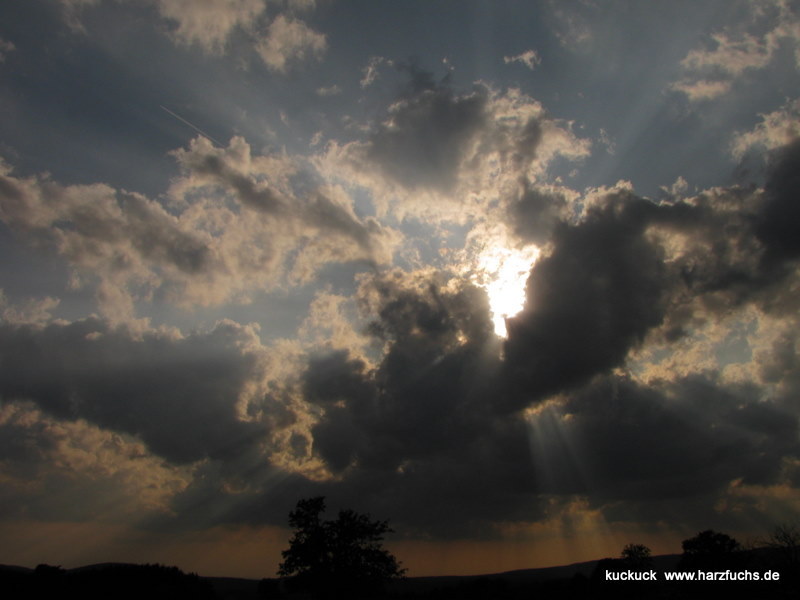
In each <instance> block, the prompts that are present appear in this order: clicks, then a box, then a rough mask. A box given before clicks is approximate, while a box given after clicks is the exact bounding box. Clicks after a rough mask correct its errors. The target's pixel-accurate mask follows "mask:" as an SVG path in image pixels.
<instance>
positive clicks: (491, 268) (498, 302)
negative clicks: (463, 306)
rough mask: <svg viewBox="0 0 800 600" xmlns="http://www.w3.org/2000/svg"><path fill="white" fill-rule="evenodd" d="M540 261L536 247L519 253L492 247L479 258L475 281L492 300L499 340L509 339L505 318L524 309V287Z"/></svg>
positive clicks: (490, 305) (529, 247)
mask: <svg viewBox="0 0 800 600" xmlns="http://www.w3.org/2000/svg"><path fill="white" fill-rule="evenodd" d="M538 257H539V248H538V247H536V246H533V245H531V246H525V247H524V248H522V249H519V250H515V249H510V248H504V247H502V246H493V247H490V248H487V249H485V250H484V251H483V252H482V253H481V254H480V255H479V256H478V259H477V265H476V269H475V274H474V276H473V280H474V281H475V283H476V284H478V285H479V286H481V287H482V288H483V289H485V290H486V294H487V295H488V296H489V311H490V313H491V319H492V323H493V324H494V332H495V335H497V336H498V337H501V338H505V337H507V335H508V332H507V331H506V318H508V317H513V316H514V315H516V314H517V313H518V312H520V311H521V310H522V308H523V307H524V306H525V285H526V283H527V281H528V275H529V274H530V271H531V268H532V266H533V264H534V263H535V262H536V259H537V258H538Z"/></svg>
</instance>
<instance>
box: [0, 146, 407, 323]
mask: <svg viewBox="0 0 800 600" xmlns="http://www.w3.org/2000/svg"><path fill="white" fill-rule="evenodd" d="M174 155H175V157H176V158H177V160H178V162H179V164H180V166H181V168H182V169H183V174H182V176H181V177H178V178H176V179H175V180H174V181H173V185H172V187H171V188H170V192H169V193H170V196H171V198H172V201H173V202H175V206H176V208H175V210H174V211H173V212H172V213H170V212H167V211H166V210H165V209H164V208H163V206H162V205H161V204H160V203H159V202H157V201H154V200H151V199H148V198H146V197H144V196H142V195H141V194H135V193H131V192H125V191H122V190H116V189H114V188H111V187H110V186H107V185H104V184H92V185H71V186H62V185H59V184H58V183H55V182H53V181H50V180H49V179H47V178H46V177H29V178H19V177H15V176H14V175H13V174H12V173H11V171H10V169H9V168H8V167H4V168H3V169H2V170H0V183H2V190H0V221H2V222H4V223H5V224H6V225H7V226H8V227H10V228H11V229H13V230H15V231H17V232H18V233H19V234H20V235H22V236H24V237H26V238H27V239H28V240H29V241H30V242H31V243H35V244H38V245H43V246H45V247H48V248H51V249H52V250H54V251H55V252H56V253H58V254H59V255H61V256H63V257H64V258H65V259H66V260H67V261H68V264H69V266H70V267H71V268H72V269H73V282H74V284H75V285H77V286H82V285H91V286H94V287H95V290H96V297H97V301H98V304H99V307H100V310H101V312H102V313H103V314H104V315H106V316H107V317H109V318H113V319H114V320H116V321H127V320H130V319H131V318H133V311H134V308H135V301H136V300H145V301H147V300H149V299H151V298H152V297H153V295H154V294H155V293H158V295H159V297H160V298H162V299H163V300H166V301H168V302H171V303H174V304H178V305H181V306H194V305H206V306H207V305H218V304H220V303H222V302H225V301H230V300H234V301H237V300H238V301H246V300H247V299H248V298H249V295H250V293H252V292H253V291H255V290H263V289H269V288H272V287H275V286H277V285H285V284H290V285H291V284H296V283H301V282H307V281H309V280H310V279H311V278H313V277H314V276H315V274H316V273H317V272H318V270H319V268H320V267H321V266H322V265H325V264H329V263H332V262H334V263H335V262H348V261H353V260H363V261H367V262H370V263H372V264H384V263H387V262H390V261H391V258H392V253H393V248H394V246H395V245H396V244H397V241H398V234H397V233H396V232H395V231H393V230H391V229H389V228H386V227H383V226H382V225H380V224H379V223H378V222H377V221H376V220H374V219H372V218H366V219H360V218H359V217H357V216H356V215H355V213H354V212H353V207H352V200H351V199H350V198H349V197H348V196H347V195H346V194H345V193H344V192H342V191H341V190H340V189H338V188H336V187H331V186H327V187H325V186H322V187H320V186H319V185H316V186H313V185H312V186H310V187H307V188H306V189H304V191H303V194H302V195H298V194H296V192H295V189H294V187H293V186H294V183H293V182H292V181H290V177H292V178H295V180H299V179H303V178H304V177H305V179H306V180H307V183H308V179H309V177H310V175H308V174H306V175H305V176H304V174H303V173H302V172H301V169H300V167H299V163H298V162H297V161H296V160H295V159H292V158H290V157H286V156H283V155H270V156H259V155H253V154H252V153H251V149H250V146H249V144H247V142H246V141H245V140H244V139H243V138H238V137H237V138H233V139H232V140H231V142H230V144H229V146H228V147H227V148H216V147H214V146H213V145H212V144H211V142H209V141H208V140H207V139H205V138H201V137H198V138H196V139H195V140H193V142H192V143H191V145H190V146H189V148H188V149H181V150H178V151H176V152H175V153H174ZM307 183H305V184H302V185H307Z"/></svg>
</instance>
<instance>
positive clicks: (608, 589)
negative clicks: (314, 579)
mask: <svg viewBox="0 0 800 600" xmlns="http://www.w3.org/2000/svg"><path fill="white" fill-rule="evenodd" d="M680 558H681V557H680V555H666V556H656V557H653V558H652V562H651V564H650V565H649V570H652V571H655V573H656V577H657V581H655V582H652V583H651V582H644V583H643V582H619V581H608V580H607V579H608V577H607V575H606V573H607V572H623V573H624V572H628V571H627V570H626V569H624V568H623V567H624V565H623V564H622V563H621V562H620V561H619V560H612V559H604V560H601V561H590V562H584V563H577V564H573V565H566V566H560V567H550V568H544V569H525V570H519V571H509V572H506V573H497V574H491V575H479V576H464V577H460V576H451V577H408V578H405V579H403V580H399V581H395V582H392V583H391V584H389V585H388V586H387V587H386V588H385V590H384V592H383V593H382V594H374V593H373V594H371V595H370V596H369V597H370V598H395V599H403V598H408V599H412V598H428V599H432V600H435V599H442V600H448V599H465V600H473V599H474V600H478V599H480V600H484V599H485V600H492V599H498V600H516V599H522V598H524V599H526V600H532V599H541V598H544V599H547V598H557V599H559V600H569V599H573V598H574V599H579V598H615V599H617V598H659V599H660V598H665V599H669V598H706V597H709V596H712V595H718V594H720V593H721V594H722V595H723V597H724V598H727V599H730V598H797V597H800V585H798V583H799V581H800V578H799V577H798V571H797V568H796V565H795V566H794V567H793V566H791V565H788V564H784V565H782V568H781V569H780V570H779V571H777V572H779V573H780V579H779V580H778V581H758V582H755V581H750V582H739V581H713V582H704V583H690V582H685V581H680V582H679V581H666V580H665V578H664V572H668V571H673V570H676V569H677V568H679V567H680V566H681V565H680ZM772 559H773V557H770V556H769V555H767V554H765V553H763V552H761V553H758V552H756V553H753V552H751V553H750V554H749V555H747V556H745V555H744V554H743V555H741V556H740V557H739V558H738V560H737V561H736V562H735V564H731V565H730V566H731V568H730V569H729V570H730V572H731V573H739V572H744V571H749V572H751V573H754V572H758V573H760V574H763V572H765V571H766V570H768V568H769V565H770V564H773V565H774V561H773V560H772ZM684 568H685V565H684ZM717 568H719V569H721V570H720V571H718V572H719V573H723V572H725V571H727V570H728V569H723V568H722V566H719V565H718V566H717ZM649 570H648V572H649ZM762 576H763V575H762ZM728 577H730V575H729V576H728ZM64 594H67V595H72V594H74V595H77V596H78V597H80V598H82V599H83V600H93V599H95V598H97V599H99V598H103V599H106V598H115V599H121V600H128V599H131V600H133V599H139V598H143V599H147V600H160V599H162V598H163V599H165V600H166V599H170V600H182V599H184V598H185V599H198V600H204V599H208V600H214V599H218V600H256V599H259V600H261V599H263V600H268V599H270V598H284V599H286V600H295V599H297V600H300V599H304V598H310V596H309V595H308V594H306V593H304V592H302V591H300V590H296V589H293V588H292V585H291V582H289V581H286V580H278V579H264V580H255V579H239V578H233V577H200V576H198V575H195V574H186V573H183V572H182V571H180V570H179V569H178V568H176V567H166V566H162V565H129V564H116V563H108V564H100V565H90V566H86V567H80V568H77V569H69V570H66V569H61V568H59V567H54V566H48V565H39V566H38V567H37V568H36V569H28V568H24V567H13V566H0V597H2V598H9V599H11V598H29V597H41V598H46V597H56V596H62V595H64ZM345 597H347V598H350V597H354V596H345ZM362 597H363V596H362Z"/></svg>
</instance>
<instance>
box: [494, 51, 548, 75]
mask: <svg viewBox="0 0 800 600" xmlns="http://www.w3.org/2000/svg"><path fill="white" fill-rule="evenodd" d="M503 62H504V63H505V64H509V63H515V62H518V63H521V64H523V65H525V66H526V67H528V68H529V69H530V70H531V71H533V70H534V69H535V68H536V66H537V65H539V64H541V62H542V59H541V58H540V57H539V55H538V54H537V53H536V51H535V50H526V51H525V52H523V53H521V54H517V55H516V56H504V57H503Z"/></svg>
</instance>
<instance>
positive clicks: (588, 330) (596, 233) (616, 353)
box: [502, 194, 666, 408]
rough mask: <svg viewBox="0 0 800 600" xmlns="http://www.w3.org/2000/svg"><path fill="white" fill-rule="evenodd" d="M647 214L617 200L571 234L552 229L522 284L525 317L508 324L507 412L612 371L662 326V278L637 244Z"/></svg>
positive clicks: (653, 254)
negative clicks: (544, 252)
mask: <svg viewBox="0 0 800 600" xmlns="http://www.w3.org/2000/svg"><path fill="white" fill-rule="evenodd" d="M652 210H653V207H652V206H651V205H650V204H649V203H647V202H644V201H641V200H639V199H636V198H634V197H633V196H629V195H627V194H619V195H617V196H616V197H614V198H609V199H607V204H606V205H605V206H604V207H602V208H600V209H597V210H593V211H592V212H591V214H590V215H589V216H588V217H587V219H586V220H585V221H584V222H583V223H581V224H580V225H579V226H567V225H562V226H561V227H560V228H559V229H557V231H556V233H555V235H554V239H553V244H554V249H553V252H552V254H550V256H548V257H546V258H544V259H542V260H540V261H539V262H538V263H537V264H536V266H535V267H534V269H533V272H532V273H531V277H530V279H529V281H528V290H527V303H526V307H525V309H524V310H523V311H522V312H521V313H520V314H519V315H517V316H516V317H514V318H513V319H510V320H509V322H508V331H509V336H508V341H507V343H506V362H505V368H506V371H507V375H506V378H507V382H508V383H510V384H511V385H512V386H516V388H517V391H516V393H513V392H512V396H511V397H510V398H505V399H502V400H507V399H512V398H514V397H516V400H513V402H514V404H513V407H515V408H519V407H521V406H524V405H527V404H529V403H530V402H531V401H532V400H536V399H541V398H544V397H546V396H548V395H550V394H552V393H555V392H558V391H561V390H563V389H565V388H567V387H573V386H576V385H580V384H582V383H585V382H586V381H588V380H589V379H590V378H591V377H592V376H593V375H595V374H597V373H601V372H605V371H607V370H609V369H611V368H613V367H615V366H618V365H619V364H621V363H622V361H623V360H624V359H625V356H626V355H627V353H628V350H629V349H630V348H631V347H633V346H634V345H635V344H637V343H639V342H641V341H642V339H643V338H644V336H645V334H646V333H647V332H648V330H649V329H651V328H653V327H655V326H657V325H659V324H660V323H661V321H662V319H663V315H664V306H663V293H664V290H663V286H664V283H663V280H664V278H665V275H666V270H665V267H664V265H663V261H662V255H661V253H660V252H659V249H658V248H657V247H656V246H654V245H653V244H651V243H649V242H648V240H647V239H646V238H645V236H644V231H645V228H646V226H647V224H648V222H649V217H650V213H651V212H652Z"/></svg>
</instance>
